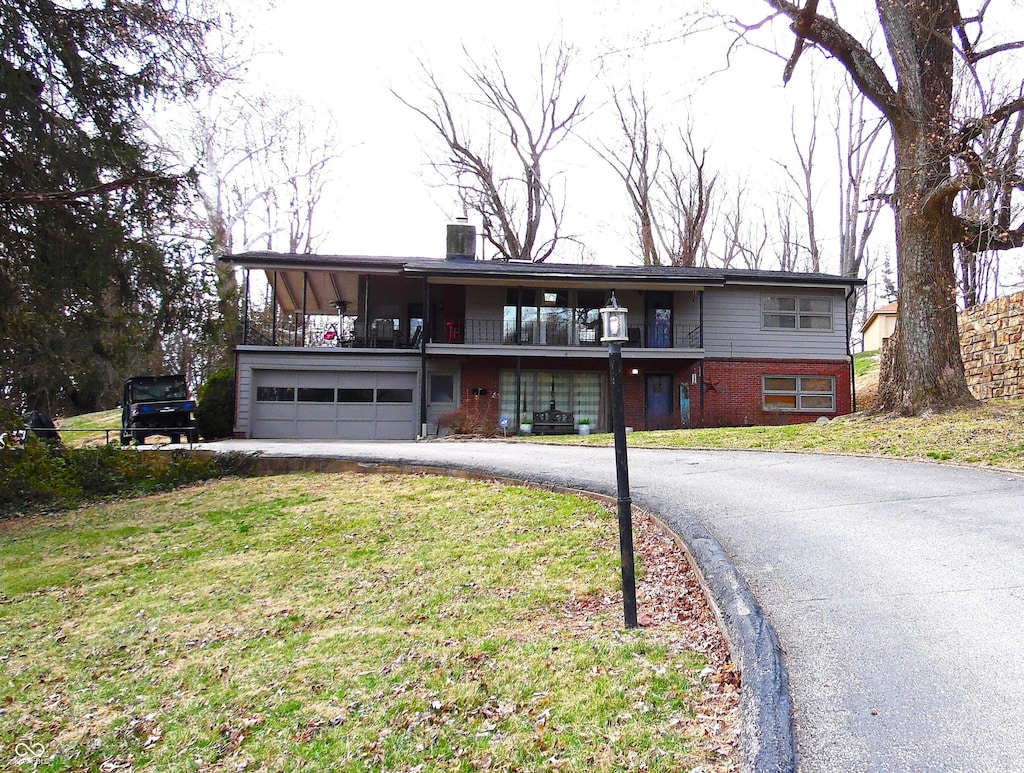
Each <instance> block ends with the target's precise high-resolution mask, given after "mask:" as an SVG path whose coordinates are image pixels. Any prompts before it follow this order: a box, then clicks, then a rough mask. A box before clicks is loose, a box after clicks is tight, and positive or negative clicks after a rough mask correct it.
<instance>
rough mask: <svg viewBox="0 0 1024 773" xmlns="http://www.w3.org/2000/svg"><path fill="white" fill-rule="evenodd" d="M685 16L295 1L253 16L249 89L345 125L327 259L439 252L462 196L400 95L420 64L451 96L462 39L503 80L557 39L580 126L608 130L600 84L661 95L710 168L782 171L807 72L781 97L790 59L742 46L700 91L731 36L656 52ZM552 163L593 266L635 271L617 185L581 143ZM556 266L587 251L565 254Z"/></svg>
mask: <svg viewBox="0 0 1024 773" xmlns="http://www.w3.org/2000/svg"><path fill="white" fill-rule="evenodd" d="M743 4H745V5H747V7H749V8H751V9H752V11H753V13H752V16H753V17H756V15H757V14H759V13H761V12H762V8H763V6H762V4H760V3H757V2H752V3H751V2H750V1H749V0H748V1H747V2H745V3H739V4H734V5H743ZM691 5H692V4H691ZM684 7H685V4H682V3H679V2H674V3H670V2H660V1H659V0H634V1H633V2H613V1H612V0H592V1H591V2H583V0H575V2H571V1H569V0H520V2H517V3H516V4H515V5H514V6H512V5H507V4H502V6H497V4H489V3H480V2H475V3H470V2H464V1H462V0H434V1H433V2H430V3H424V2H410V1H408V0H401V1H399V2H378V3H363V2H359V3H357V2H350V1H349V0H344V1H343V2H338V0H288V1H287V2H282V3H280V4H279V6H278V7H277V8H276V9H273V10H271V11H268V12H263V13H256V14H254V16H253V17H252V18H251V19H250V21H251V22H252V23H253V25H254V28H255V40H254V43H255V44H256V45H257V47H259V48H262V49H265V50H267V51H268V53H266V54H264V55H262V56H260V57H259V58H258V60H257V62H256V65H255V67H254V70H253V76H254V80H255V81H257V82H259V83H266V84H267V86H268V87H270V88H272V89H273V90H275V91H278V92H280V93H296V94H299V95H301V96H302V97H303V98H304V99H305V100H306V101H307V102H308V103H309V104H310V106H311V108H312V109H318V108H319V107H322V108H327V109H330V110H331V112H332V113H333V114H334V116H335V118H336V119H337V121H338V123H339V126H340V128H341V132H340V139H341V147H342V150H343V157H342V159H341V160H340V162H338V163H337V164H336V165H335V167H334V179H333V184H332V185H331V187H330V190H329V192H328V195H327V198H326V199H325V204H324V207H323V209H322V210H321V213H320V215H319V223H320V228H321V230H323V232H324V238H323V239H322V241H321V243H320V247H319V251H320V252H325V253H327V252H333V253H346V254H392V255H424V256H440V255H443V251H444V228H445V225H446V223H448V222H450V221H451V219H452V218H453V217H455V216H456V215H458V214H460V212H459V209H458V205H457V202H456V198H455V196H454V195H453V191H452V190H451V188H449V187H447V186H445V185H443V182H442V180H441V179H440V178H439V177H438V175H437V173H436V172H434V171H433V170H432V169H430V168H429V166H428V151H427V148H428V147H430V143H432V142H433V137H432V136H431V135H430V132H429V130H428V126H427V125H426V123H425V122H424V121H423V120H422V119H421V118H419V117H418V116H416V115H415V114H414V113H412V112H411V111H410V110H409V109H408V108H407V107H405V106H404V105H402V104H401V103H400V102H399V101H398V100H397V99H396V98H395V97H394V96H393V95H392V93H391V90H392V89H393V90H394V91H396V92H398V93H400V94H402V95H403V96H404V97H406V98H407V99H408V100H409V101H410V102H420V101H422V99H421V97H420V95H422V94H423V93H424V92H423V88H422V85H421V82H420V75H421V69H420V66H419V64H418V62H419V61H425V62H429V64H430V65H431V67H432V68H433V69H434V70H435V72H436V73H437V75H438V76H439V79H440V80H441V81H442V82H443V83H446V84H447V83H451V84H452V86H451V88H452V90H457V89H458V88H459V86H460V81H459V79H458V75H459V73H458V70H459V68H460V67H461V66H462V64H463V63H464V54H463V47H464V46H465V48H466V49H468V50H469V51H470V53H471V54H473V55H474V56H476V57H478V58H480V59H481V60H487V59H488V58H490V57H491V56H492V54H493V52H495V51H496V52H497V54H498V56H499V57H500V59H501V61H502V63H503V64H504V67H505V69H506V72H508V73H509V74H510V75H512V76H513V77H518V78H520V79H525V78H527V77H529V76H532V74H533V72H534V70H535V67H536V62H537V58H538V50H539V47H540V46H542V45H544V44H546V43H548V42H549V41H551V40H554V39H558V38H559V36H560V37H561V38H562V39H564V40H565V41H567V42H568V43H570V44H572V45H573V46H575V47H576V48H577V49H578V54H577V56H576V60H575V61H576V66H575V70H576V72H575V75H576V80H575V82H574V85H575V86H576V87H577V88H579V89H580V90H582V91H585V92H586V93H587V102H586V107H587V109H588V111H590V112H591V113H592V114H593V116H594V117H592V118H591V119H589V120H588V122H587V123H586V125H585V126H584V130H583V133H584V134H586V135H588V137H589V139H590V140H591V141H595V140H598V139H600V138H601V137H602V136H606V135H607V134H608V131H609V130H610V128H611V127H610V126H607V124H605V123H603V121H605V120H606V118H602V117H601V115H602V113H603V110H602V108H601V105H602V104H603V103H604V102H605V101H606V100H607V84H610V83H617V84H620V85H622V84H625V83H627V82H631V83H632V84H633V86H634V87H635V88H643V87H646V88H647V89H648V91H649V93H650V94H652V95H653V97H654V99H653V100H652V101H654V102H655V104H656V107H657V110H658V113H659V117H660V119H661V120H662V121H663V122H664V123H665V124H667V125H673V124H674V125H679V126H684V125H685V124H686V123H687V121H692V123H693V125H694V127H695V132H696V136H697V138H698V140H699V141H700V143H701V144H702V145H706V146H708V148H709V161H710V164H711V165H712V166H714V167H715V168H717V169H719V170H721V172H722V173H723V174H724V175H727V176H730V177H748V178H749V177H752V178H753V180H752V183H751V184H752V185H753V186H754V187H755V188H756V187H758V186H760V185H762V184H763V183H764V180H763V178H764V177H765V176H777V175H778V173H779V170H778V168H777V167H773V165H772V163H771V162H770V161H769V158H770V157H778V158H784V157H785V156H786V154H787V153H789V152H790V151H789V148H788V147H787V144H788V143H789V142H790V140H789V123H790V119H789V115H790V110H791V107H792V105H801V103H804V104H805V105H806V102H807V98H806V95H805V92H804V91H802V89H803V84H801V83H800V80H799V78H798V79H797V81H796V82H795V83H791V84H790V86H788V87H786V88H785V89H784V88H783V86H782V83H781V72H782V63H781V62H780V61H778V60H777V59H774V58H772V57H771V56H769V55H768V54H765V53H763V52H758V51H755V50H753V49H749V48H748V49H745V50H742V51H740V52H739V54H738V55H737V58H736V59H735V61H734V66H733V68H732V69H731V70H728V71H726V72H722V73H720V74H719V75H716V76H714V77H713V78H712V79H711V81H709V82H707V83H705V84H704V85H703V86H702V87H701V88H700V89H698V90H696V92H695V88H696V86H697V83H698V79H699V78H701V77H702V76H704V75H706V74H707V73H708V72H711V71H712V70H716V69H723V68H724V61H725V59H724V57H725V47H726V44H727V41H728V38H727V37H726V36H724V35H707V36H705V37H701V38H692V39H688V40H675V41H674V42H670V43H653V44H652V43H650V41H657V40H661V39H665V38H667V39H670V40H671V39H672V38H674V37H676V36H675V34H674V33H675V31H676V30H677V29H678V27H679V16H680V9H681V8H684ZM808 63H809V61H808ZM808 69H809V68H808ZM691 94H694V96H693V99H692V101H687V99H686V98H687V97H688V95H691ZM804 109H805V108H804ZM555 162H557V163H558V165H559V166H561V167H562V169H563V170H564V172H565V181H566V186H567V194H566V197H567V211H566V225H567V230H568V231H570V232H572V233H574V234H576V235H577V236H578V237H579V238H580V240H581V241H583V242H584V243H585V244H586V245H587V246H588V248H589V250H590V252H591V253H592V255H593V257H594V259H596V260H599V261H601V262H606V263H629V262H631V259H632V256H631V255H630V254H629V252H628V247H627V240H628V238H629V226H628V212H629V208H628V203H627V200H626V198H625V192H624V190H623V187H622V183H621V182H620V181H619V180H618V178H617V177H616V176H615V175H614V173H613V172H612V171H611V170H610V169H609V168H607V166H606V165H605V164H604V162H602V161H601V160H600V159H598V158H597V157H596V156H595V155H594V154H593V152H592V151H591V150H589V149H588V148H587V147H586V146H585V145H584V143H583V142H581V141H574V142H572V143H569V144H567V146H566V147H564V148H563V149H560V153H559V157H558V158H557V159H553V163H552V165H551V167H549V168H554V167H555V166H556V163H555ZM773 184H774V183H773ZM561 259H566V260H573V259H578V253H577V252H575V251H571V250H567V251H566V253H563V254H562V255H561Z"/></svg>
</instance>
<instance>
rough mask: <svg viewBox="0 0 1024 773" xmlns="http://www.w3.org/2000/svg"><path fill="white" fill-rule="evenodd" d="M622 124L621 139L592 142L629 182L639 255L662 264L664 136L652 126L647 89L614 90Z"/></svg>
mask: <svg viewBox="0 0 1024 773" xmlns="http://www.w3.org/2000/svg"><path fill="white" fill-rule="evenodd" d="M612 104H613V105H614V106H615V112H616V117H617V118H618V124H619V128H620V129H621V130H622V132H621V134H619V135H618V139H619V143H618V144H617V145H615V146H610V145H609V144H608V143H605V142H602V143H600V145H591V147H592V148H593V149H594V151H595V152H596V153H597V154H598V155H599V156H601V158H602V159H604V160H605V161H606V162H607V163H608V165H609V166H611V168H612V169H614V170H615V173H616V174H617V175H618V176H619V179H621V180H622V182H623V184H624V185H625V186H626V194H627V195H628V196H629V203H630V205H631V206H632V215H633V224H634V227H635V228H636V236H637V244H638V245H639V248H640V257H641V259H642V260H643V263H644V265H645V266H658V265H661V258H660V256H659V254H658V242H659V238H658V233H657V232H658V226H657V223H656V221H655V217H656V215H655V206H656V204H655V198H656V195H657V189H656V180H657V178H658V176H659V172H660V168H661V160H662V143H661V138H660V137H659V136H657V135H656V134H654V131H655V130H654V128H653V127H652V126H651V109H650V106H649V105H648V103H647V93H646V92H641V93H640V94H636V93H635V92H634V91H633V87H632V86H630V87H629V89H628V90H627V92H626V94H621V93H619V92H617V91H616V92H613V93H612Z"/></svg>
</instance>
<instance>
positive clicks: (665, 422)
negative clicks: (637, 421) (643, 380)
mask: <svg viewBox="0 0 1024 773" xmlns="http://www.w3.org/2000/svg"><path fill="white" fill-rule="evenodd" d="M645 391H646V393H647V417H646V418H647V429H672V402H673V401H672V376H670V375H666V374H661V373H655V374H648V375H647V388H646V390H645Z"/></svg>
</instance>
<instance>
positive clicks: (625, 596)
mask: <svg viewBox="0 0 1024 773" xmlns="http://www.w3.org/2000/svg"><path fill="white" fill-rule="evenodd" d="M627 311H628V310H627V309H625V308H623V307H621V306H619V303H618V301H616V300H615V293H614V292H613V293H612V297H611V300H609V301H608V305H607V306H605V307H604V308H603V309H601V311H600V313H601V327H602V335H601V343H607V344H608V371H609V376H610V378H611V399H612V431H613V432H614V433H615V490H616V495H617V499H618V503H619V553H620V555H621V556H622V611H623V615H624V617H625V620H626V628H636V626H637V623H636V573H635V568H634V560H633V507H632V506H633V502H632V500H631V499H630V496H629V463H628V462H627V460H626V396H625V392H624V390H623V384H622V342H623V341H628V340H629V335H628V333H627V330H626V312H627Z"/></svg>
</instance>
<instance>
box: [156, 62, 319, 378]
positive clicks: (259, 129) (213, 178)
mask: <svg viewBox="0 0 1024 773" xmlns="http://www.w3.org/2000/svg"><path fill="white" fill-rule="evenodd" d="M160 144H161V146H162V150H163V153H164V155H165V157H167V158H168V159H169V160H170V161H171V162H172V163H173V164H174V165H176V166H178V167H181V168H186V169H192V170H193V172H192V174H193V177H194V187H195V191H196V197H195V206H193V207H192V208H191V210H190V211H189V212H187V213H186V214H185V216H184V217H183V218H182V228H183V229H184V233H181V234H179V235H180V236H183V237H186V238H188V239H190V240H192V241H193V242H197V243H199V244H201V245H203V247H204V249H203V251H202V252H203V255H204V257H205V259H204V260H202V261H200V262H198V263H197V264H196V265H195V266H194V270H195V271H196V272H199V273H200V274H202V276H203V277H204V280H203V284H204V286H206V287H207V288H208V290H209V292H210V296H211V297H210V298H209V299H208V302H207V303H206V305H205V306H204V307H202V308H199V309H197V311H196V314H197V316H201V317H202V323H201V327H202V328H203V329H204V331H205V335H204V336H203V338H204V339H205V340H196V341H193V340H186V341H179V342H176V343H175V344H174V345H175V347H176V349H177V350H180V351H181V352H184V355H183V362H182V367H183V368H184V369H185V370H186V371H187V372H188V373H189V374H190V376H191V378H192V379H193V380H194V381H197V382H201V381H202V380H203V378H204V376H205V375H206V374H207V373H208V372H210V371H212V370H216V369H217V368H219V367H223V366H225V365H228V364H230V349H229V347H230V344H231V343H233V342H235V341H237V340H239V337H240V335H241V292H240V288H239V286H238V282H237V280H236V277H235V272H234V270H233V269H232V268H231V267H230V266H227V265H225V264H224V263H222V262H221V261H219V260H218V258H219V257H221V256H223V255H227V254H230V253H233V252H243V251H246V250H251V249H268V250H271V249H275V248H277V249H283V250H287V251H289V252H300V251H301V252H312V251H313V249H314V248H315V241H316V239H317V237H318V234H317V232H316V230H315V221H314V215H315V211H316V207H317V204H318V203H319V201H320V198H321V196H322V194H323V189H324V185H325V184H326V180H327V173H328V171H329V167H330V165H331V163H332V162H333V161H334V160H335V159H336V158H337V157H338V151H337V137H336V132H335V125H334V122H333V119H332V118H331V117H330V116H329V115H326V116H325V115H324V114H322V113H320V114H314V112H313V111H312V110H311V109H310V108H309V107H308V106H306V105H304V104H303V103H301V102H299V101H297V100H294V99H282V98H280V97H276V96H272V95H257V96H250V95H246V94H244V93H242V92H240V91H238V90H237V85H236V83H235V82H234V81H233V80H229V79H224V80H221V81H219V82H218V83H217V84H215V86H214V87H212V88H211V89H210V90H209V91H208V92H207V93H206V94H205V98H204V99H203V100H202V101H196V102H194V103H193V105H192V109H191V112H189V113H188V114H186V115H184V116H183V117H182V118H181V122H180V124H179V125H178V126H177V127H172V128H171V129H170V130H167V131H164V132H162V136H161V138H160ZM183 335H186V336H188V335H190V334H188V333H183Z"/></svg>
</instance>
